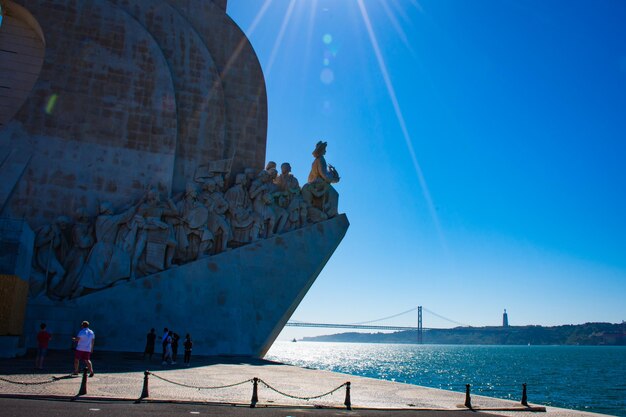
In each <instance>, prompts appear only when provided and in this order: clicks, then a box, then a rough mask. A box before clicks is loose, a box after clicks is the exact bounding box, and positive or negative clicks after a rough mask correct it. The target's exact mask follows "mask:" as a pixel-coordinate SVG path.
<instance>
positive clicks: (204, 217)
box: [175, 182, 213, 263]
mask: <svg viewBox="0 0 626 417" xmlns="http://www.w3.org/2000/svg"><path fill="white" fill-rule="evenodd" d="M176 207H177V209H178V218H177V221H176V222H175V232H176V242H177V250H176V255H175V258H176V259H177V260H178V261H179V262H180V263H184V262H190V261H195V260H196V259H198V258H201V257H204V256H207V255H208V250H209V248H211V246H212V245H213V233H211V231H210V230H209V229H208V228H207V223H208V221H209V209H208V208H207V207H206V206H205V205H204V204H202V202H200V200H199V199H198V187H197V186H196V185H195V184H194V183H192V182H189V183H187V187H186V190H185V196H184V198H183V199H182V200H181V201H180V202H179V203H178V204H177V206H176Z"/></svg>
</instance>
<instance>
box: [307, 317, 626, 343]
mask: <svg viewBox="0 0 626 417" xmlns="http://www.w3.org/2000/svg"><path fill="white" fill-rule="evenodd" d="M302 340H304V341H307V342H351V343H417V331H402V332H394V333H355V332H351V333H339V334H333V335H327V336H315V337H305V338H303V339H302ZM423 343H426V344H449V345H460V344H463V345H527V344H529V343H530V344H531V345H626V322H622V323H620V324H612V323H585V324H574V325H563V326H554V327H543V326H510V327H456V328H454V329H441V330H425V331H424V335H423Z"/></svg>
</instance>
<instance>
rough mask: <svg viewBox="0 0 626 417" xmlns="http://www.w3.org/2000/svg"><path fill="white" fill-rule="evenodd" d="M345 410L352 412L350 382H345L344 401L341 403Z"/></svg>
mask: <svg viewBox="0 0 626 417" xmlns="http://www.w3.org/2000/svg"><path fill="white" fill-rule="evenodd" d="M343 404H344V405H345V406H346V409H348V410H352V402H351V401H350V381H348V382H346V400H345V401H344V402H343Z"/></svg>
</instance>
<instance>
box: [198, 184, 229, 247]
mask: <svg viewBox="0 0 626 417" xmlns="http://www.w3.org/2000/svg"><path fill="white" fill-rule="evenodd" d="M222 184H223V182H222ZM200 200H201V201H202V203H203V204H204V205H205V206H206V207H207V208H208V209H209V221H208V224H207V226H208V228H209V230H210V231H211V233H213V237H214V245H215V246H214V247H215V253H219V252H223V251H225V250H226V249H227V245H228V242H229V241H230V240H231V239H232V230H231V227H230V224H229V223H228V220H227V219H226V215H227V212H228V201H226V199H225V198H224V194H222V193H221V192H220V191H218V183H216V181H214V180H213V179H210V180H207V181H206V182H205V183H204V186H203V191H202V193H201V194H200Z"/></svg>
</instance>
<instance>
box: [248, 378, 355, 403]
mask: <svg viewBox="0 0 626 417" xmlns="http://www.w3.org/2000/svg"><path fill="white" fill-rule="evenodd" d="M259 382H260V383H261V384H263V385H264V386H265V387H266V388H268V389H270V390H272V391H274V392H276V393H277V394H280V395H284V396H285V397H289V398H293V399H296V400H306V401H308V400H314V399H316V398H322V397H325V396H327V395H332V394H333V393H335V392H337V391H339V390H340V389H341V388H343V387H345V386H346V385H347V384H348V383H347V382H344V383H343V384H341V385H339V386H338V387H337V388H335V389H333V390H331V391H328V392H326V393H324V394H320V395H314V396H312V397H299V396H297V395H291V394H287V393H286V392H282V391H280V390H278V389H276V388H274V387H273V386H271V385H270V384H268V383H267V382H265V381H263V380H262V379H259Z"/></svg>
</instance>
